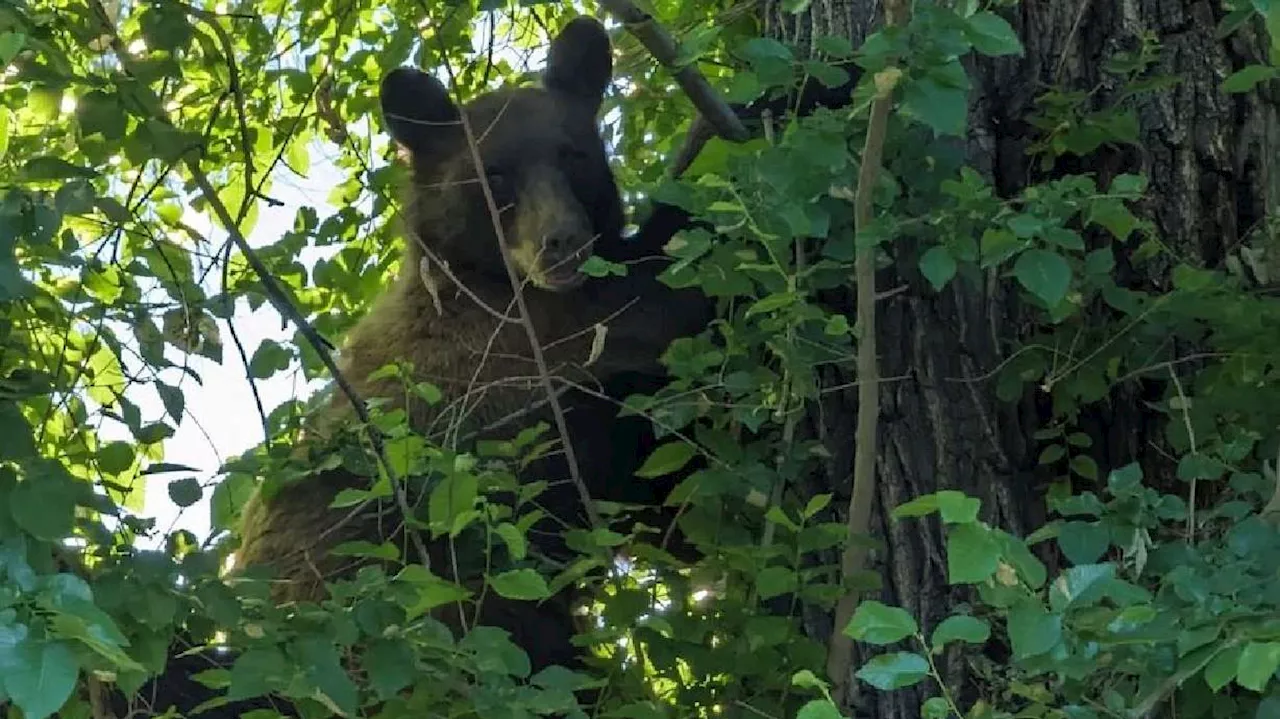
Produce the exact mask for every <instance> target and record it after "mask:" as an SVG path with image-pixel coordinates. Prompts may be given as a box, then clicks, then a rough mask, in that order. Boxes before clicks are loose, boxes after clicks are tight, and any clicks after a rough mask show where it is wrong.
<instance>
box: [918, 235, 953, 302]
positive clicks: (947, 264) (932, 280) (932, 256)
mask: <svg viewBox="0 0 1280 719" xmlns="http://www.w3.org/2000/svg"><path fill="white" fill-rule="evenodd" d="M920 272H921V273H922V274H924V277H925V279H927V280H929V284H931V285H933V289H934V290H935V291H937V292H941V291H942V288H944V287H946V286H947V283H948V282H950V281H951V278H952V277H955V276H956V258H955V257H954V256H952V254H951V250H949V249H947V248H946V247H945V246H943V245H934V246H933V247H930V248H929V250H928V251H927V252H925V253H924V255H923V256H922V257H921V258H920Z"/></svg>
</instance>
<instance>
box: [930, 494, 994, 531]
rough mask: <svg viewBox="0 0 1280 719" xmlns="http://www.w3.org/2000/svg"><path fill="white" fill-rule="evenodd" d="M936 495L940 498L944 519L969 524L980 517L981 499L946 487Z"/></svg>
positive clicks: (940, 509) (939, 506)
mask: <svg viewBox="0 0 1280 719" xmlns="http://www.w3.org/2000/svg"><path fill="white" fill-rule="evenodd" d="M935 496H936V497H937V498H938V511H939V512H940V513H941V515H942V521H944V522H946V523H948V524H969V523H971V522H974V521H976V520H977V519H978V510H979V509H981V508H982V502H981V501H980V500H977V499H974V498H973V497H969V496H966V495H965V493H964V492H959V491H956V490H954V489H944V490H942V491H941V492H938V493H937V494H936V495H935Z"/></svg>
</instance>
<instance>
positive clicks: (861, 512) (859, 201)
mask: <svg viewBox="0 0 1280 719" xmlns="http://www.w3.org/2000/svg"><path fill="white" fill-rule="evenodd" d="M908 7H909V6H908V5H907V0H885V7H884V15H885V25H886V27H893V26H895V25H901V24H904V23H906V21H907V13H908V12H909V9H908ZM901 75H902V71H901V70H900V69H899V68H898V67H897V66H896V65H890V66H889V67H887V68H885V69H884V70H882V71H881V72H880V73H878V74H877V75H876V78H875V79H876V96H875V99H874V100H873V101H872V103H871V120H870V122H869V124H868V126H867V139H866V142H865V144H864V145H863V148H862V165H861V167H860V168H859V170H858V188H857V190H856V193H855V195H854V227H855V231H857V232H861V231H863V230H865V229H867V227H868V226H869V225H870V224H871V219H872V210H873V208H872V191H873V190H874V188H875V185H876V180H877V179H878V177H879V174H880V163H881V158H882V157H883V156H884V140H885V134H886V130H887V127H888V124H889V112H890V110H891V109H892V104H893V91H894V88H895V87H896V86H897V83H898V79H899V78H900V77H901ZM854 281H855V283H856V284H857V293H858V294H857V324H858V382H859V384H858V423H857V429H856V434H855V437H854V460H853V461H854V464H853V491H852V493H851V494H850V497H849V516H848V520H847V526H848V528H849V538H848V540H847V544H846V545H845V549H844V554H843V555H842V556H841V558H840V576H841V579H842V580H844V579H848V578H849V577H852V576H853V575H855V574H857V573H858V572H860V571H862V569H863V567H865V566H866V563H867V547H866V546H865V545H864V544H863V543H862V542H859V541H857V536H858V535H865V534H867V533H868V530H869V529H870V524H871V505H872V503H873V502H874V501H875V495H876V459H877V454H878V453H877V447H876V440H877V434H878V432H879V427H878V426H877V425H878V423H879V420H880V381H879V380H880V370H879V367H878V366H877V362H876V276H875V247H859V248H858V250H857V256H856V259H855V261H854ZM859 595H860V592H859V591H858V590H856V589H851V590H850V591H849V592H848V593H847V594H846V595H845V596H843V597H841V598H840V602H839V604H837V605H836V615H835V627H834V631H833V632H832V634H831V643H830V645H829V646H828V648H827V674H828V676H829V677H830V678H831V681H832V684H833V689H834V691H833V692H832V695H833V697H834V699H835V701H836V706H839V707H843V706H844V703H845V698H846V697H847V695H848V690H849V680H850V678H851V674H850V670H851V668H852V663H853V640H852V639H851V638H850V637H849V636H848V635H846V634H845V633H844V628H845V627H846V626H847V625H848V624H849V620H850V619H852V618H853V613H854V610H856V609H857V607H858V601H859V599H860V596H859Z"/></svg>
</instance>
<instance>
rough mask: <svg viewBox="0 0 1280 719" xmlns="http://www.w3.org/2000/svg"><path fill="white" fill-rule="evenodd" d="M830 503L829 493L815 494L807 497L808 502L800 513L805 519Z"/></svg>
mask: <svg viewBox="0 0 1280 719" xmlns="http://www.w3.org/2000/svg"><path fill="white" fill-rule="evenodd" d="M828 504H831V494H830V493H828V494H817V495H814V496H813V497H810V498H809V503H808V504H806V505H805V507H804V512H802V513H801V516H803V517H804V518H805V519H809V518H810V517H812V516H813V515H815V514H817V513H818V512H821V511H822V510H824V509H826V508H827V505H828Z"/></svg>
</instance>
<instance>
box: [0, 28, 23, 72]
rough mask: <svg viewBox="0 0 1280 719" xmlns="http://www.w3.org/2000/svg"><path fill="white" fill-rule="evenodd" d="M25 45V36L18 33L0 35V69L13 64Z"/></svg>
mask: <svg viewBox="0 0 1280 719" xmlns="http://www.w3.org/2000/svg"><path fill="white" fill-rule="evenodd" d="M26 44H27V36H26V35H23V34H22V33H20V32H2V33H0V68H3V67H5V66H7V65H8V64H9V63H11V62H13V58H15V57H17V56H18V53H20V52H22V48H23V47H25V46H26Z"/></svg>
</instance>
